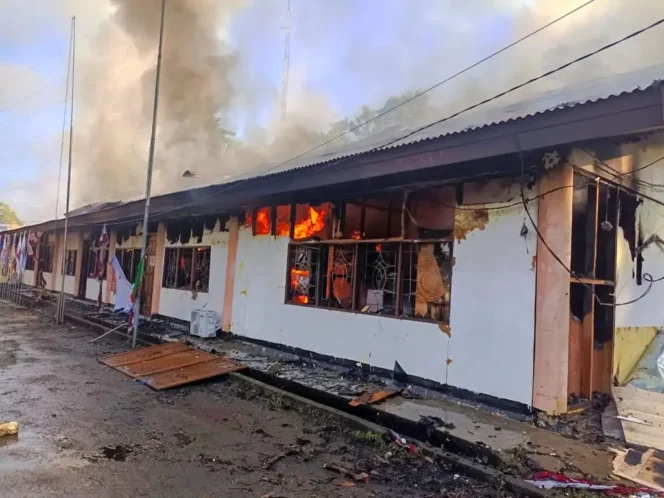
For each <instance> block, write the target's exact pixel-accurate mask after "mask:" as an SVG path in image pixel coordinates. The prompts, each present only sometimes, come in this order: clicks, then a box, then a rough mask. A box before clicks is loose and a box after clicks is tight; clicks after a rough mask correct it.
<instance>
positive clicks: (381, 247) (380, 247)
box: [376, 244, 383, 252]
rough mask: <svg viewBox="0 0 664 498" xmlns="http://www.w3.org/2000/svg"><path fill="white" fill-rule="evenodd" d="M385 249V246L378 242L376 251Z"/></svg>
mask: <svg viewBox="0 0 664 498" xmlns="http://www.w3.org/2000/svg"><path fill="white" fill-rule="evenodd" d="M382 250H383V246H382V245H380V244H376V252H380V251H382Z"/></svg>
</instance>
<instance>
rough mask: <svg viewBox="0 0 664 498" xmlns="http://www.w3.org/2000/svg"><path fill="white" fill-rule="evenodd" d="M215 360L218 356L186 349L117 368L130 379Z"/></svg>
mask: <svg viewBox="0 0 664 498" xmlns="http://www.w3.org/2000/svg"><path fill="white" fill-rule="evenodd" d="M215 358H217V356H215V355H212V354H209V353H205V352H204V351H197V350H195V349H185V350H184V351H180V352H177V353H173V354H169V355H165V356H159V357H157V358H152V359H150V360H145V361H141V362H139V363H130V364H129V365H122V366H119V367H116V368H117V370H119V371H120V372H122V373H124V374H127V375H129V376H130V377H134V378H136V377H145V376H146V375H153V374H156V373H159V372H167V371H168V370H174V369H176V368H180V367H186V366H188V365H195V364H196V363H203V362H205V361H210V360H214V359H215Z"/></svg>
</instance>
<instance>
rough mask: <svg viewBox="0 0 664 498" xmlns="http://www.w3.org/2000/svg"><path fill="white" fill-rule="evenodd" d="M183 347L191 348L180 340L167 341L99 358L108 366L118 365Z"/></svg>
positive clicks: (175, 351) (165, 353) (164, 354)
mask: <svg viewBox="0 0 664 498" xmlns="http://www.w3.org/2000/svg"><path fill="white" fill-rule="evenodd" d="M185 349H191V348H190V347H189V346H185V345H184V344H182V343H181V342H169V343H167V344H159V345H157V346H149V347H147V348H141V349H137V350H135V351H127V352H125V353H117V354H112V355H110V356H106V357H104V358H101V359H100V360H99V361H101V362H102V363H103V364H104V365H108V366H109V367H113V368H115V367H119V366H122V365H130V364H131V363H138V362H141V361H146V360H151V359H153V358H158V357H160V356H167V355H170V354H173V353H177V352H179V351H184V350H185Z"/></svg>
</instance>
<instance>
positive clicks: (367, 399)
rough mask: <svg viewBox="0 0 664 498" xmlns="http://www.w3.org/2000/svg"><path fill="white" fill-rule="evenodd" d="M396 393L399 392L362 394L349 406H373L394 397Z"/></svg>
mask: <svg viewBox="0 0 664 498" xmlns="http://www.w3.org/2000/svg"><path fill="white" fill-rule="evenodd" d="M396 393H397V391H394V390H391V391H374V392H366V393H364V394H360V395H359V396H358V397H357V398H353V399H352V400H350V402H349V403H348V404H349V405H350V406H360V405H372V404H374V403H378V402H379V401H382V400H384V399H386V398H389V397H391V396H394V395H395V394H396Z"/></svg>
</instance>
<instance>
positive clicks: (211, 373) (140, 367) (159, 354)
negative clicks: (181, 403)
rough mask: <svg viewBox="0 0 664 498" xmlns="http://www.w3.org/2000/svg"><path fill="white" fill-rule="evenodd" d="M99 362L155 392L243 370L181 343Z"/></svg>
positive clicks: (242, 365) (120, 355)
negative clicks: (138, 381)
mask: <svg viewBox="0 0 664 498" xmlns="http://www.w3.org/2000/svg"><path fill="white" fill-rule="evenodd" d="M99 361H101V362H102V363H104V364H105V365H108V366H109V367H111V368H114V369H115V370H118V371H119V372H122V373H124V374H125V375H128V376H129V377H131V378H133V379H136V380H140V381H141V382H143V383H144V384H147V385H148V386H150V387H151V388H153V389H155V390H157V391H159V390H162V389H168V388H170V387H175V386H180V385H183V384H189V383H191V382H197V381H199V380H203V379H209V378H211V377H216V376H219V375H224V374H227V373H230V372H237V371H238V370H242V369H245V368H247V366H246V365H244V364H242V363H238V362H236V361H233V360H231V359H229V358H226V357H223V356H219V355H214V354H210V353H206V352H204V351H200V350H198V349H194V348H191V347H189V346H185V345H184V344H182V343H168V344H160V345H158V346H150V347H147V348H142V349H138V350H135V351H129V352H126V353H118V354H114V355H111V356H107V357H105V358H101V359H100V360H99Z"/></svg>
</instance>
